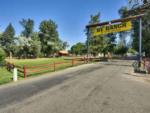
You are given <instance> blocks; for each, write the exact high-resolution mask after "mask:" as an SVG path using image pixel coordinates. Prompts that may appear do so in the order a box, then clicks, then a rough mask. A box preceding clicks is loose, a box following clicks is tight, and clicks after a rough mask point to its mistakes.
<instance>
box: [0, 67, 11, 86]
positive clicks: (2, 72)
mask: <svg viewBox="0 0 150 113" xmlns="http://www.w3.org/2000/svg"><path fill="white" fill-rule="evenodd" d="M11 81H12V73H11V72H9V71H7V70H6V68H5V67H0V85H1V84H4V83H8V82H11Z"/></svg>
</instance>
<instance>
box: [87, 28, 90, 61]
mask: <svg viewBox="0 0 150 113" xmlns="http://www.w3.org/2000/svg"><path fill="white" fill-rule="evenodd" d="M89 39H90V30H89V28H87V62H89V53H90V48H89Z"/></svg>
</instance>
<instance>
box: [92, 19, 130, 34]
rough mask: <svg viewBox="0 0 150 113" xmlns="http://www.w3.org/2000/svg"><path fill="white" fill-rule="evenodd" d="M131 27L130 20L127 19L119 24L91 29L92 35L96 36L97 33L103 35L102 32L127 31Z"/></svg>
mask: <svg viewBox="0 0 150 113" xmlns="http://www.w3.org/2000/svg"><path fill="white" fill-rule="evenodd" d="M131 29H132V23H131V21H127V22H122V23H119V24H111V25H105V26H100V27H96V28H92V29H91V30H92V35H93V36H98V35H104V34H109V33H114V32H121V31H128V30H131Z"/></svg>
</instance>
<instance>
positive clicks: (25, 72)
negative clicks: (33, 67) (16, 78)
mask: <svg viewBox="0 0 150 113" xmlns="http://www.w3.org/2000/svg"><path fill="white" fill-rule="evenodd" d="M26 77H27V68H26V65H24V78H26Z"/></svg>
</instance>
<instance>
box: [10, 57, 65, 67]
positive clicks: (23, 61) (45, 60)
mask: <svg viewBox="0 0 150 113" xmlns="http://www.w3.org/2000/svg"><path fill="white" fill-rule="evenodd" d="M7 61H8V62H11V63H14V64H15V65H18V66H24V65H26V66H34V65H38V64H48V63H50V64H51V63H53V62H63V61H66V58H64V57H61V58H37V59H11V60H9V59H7Z"/></svg>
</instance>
